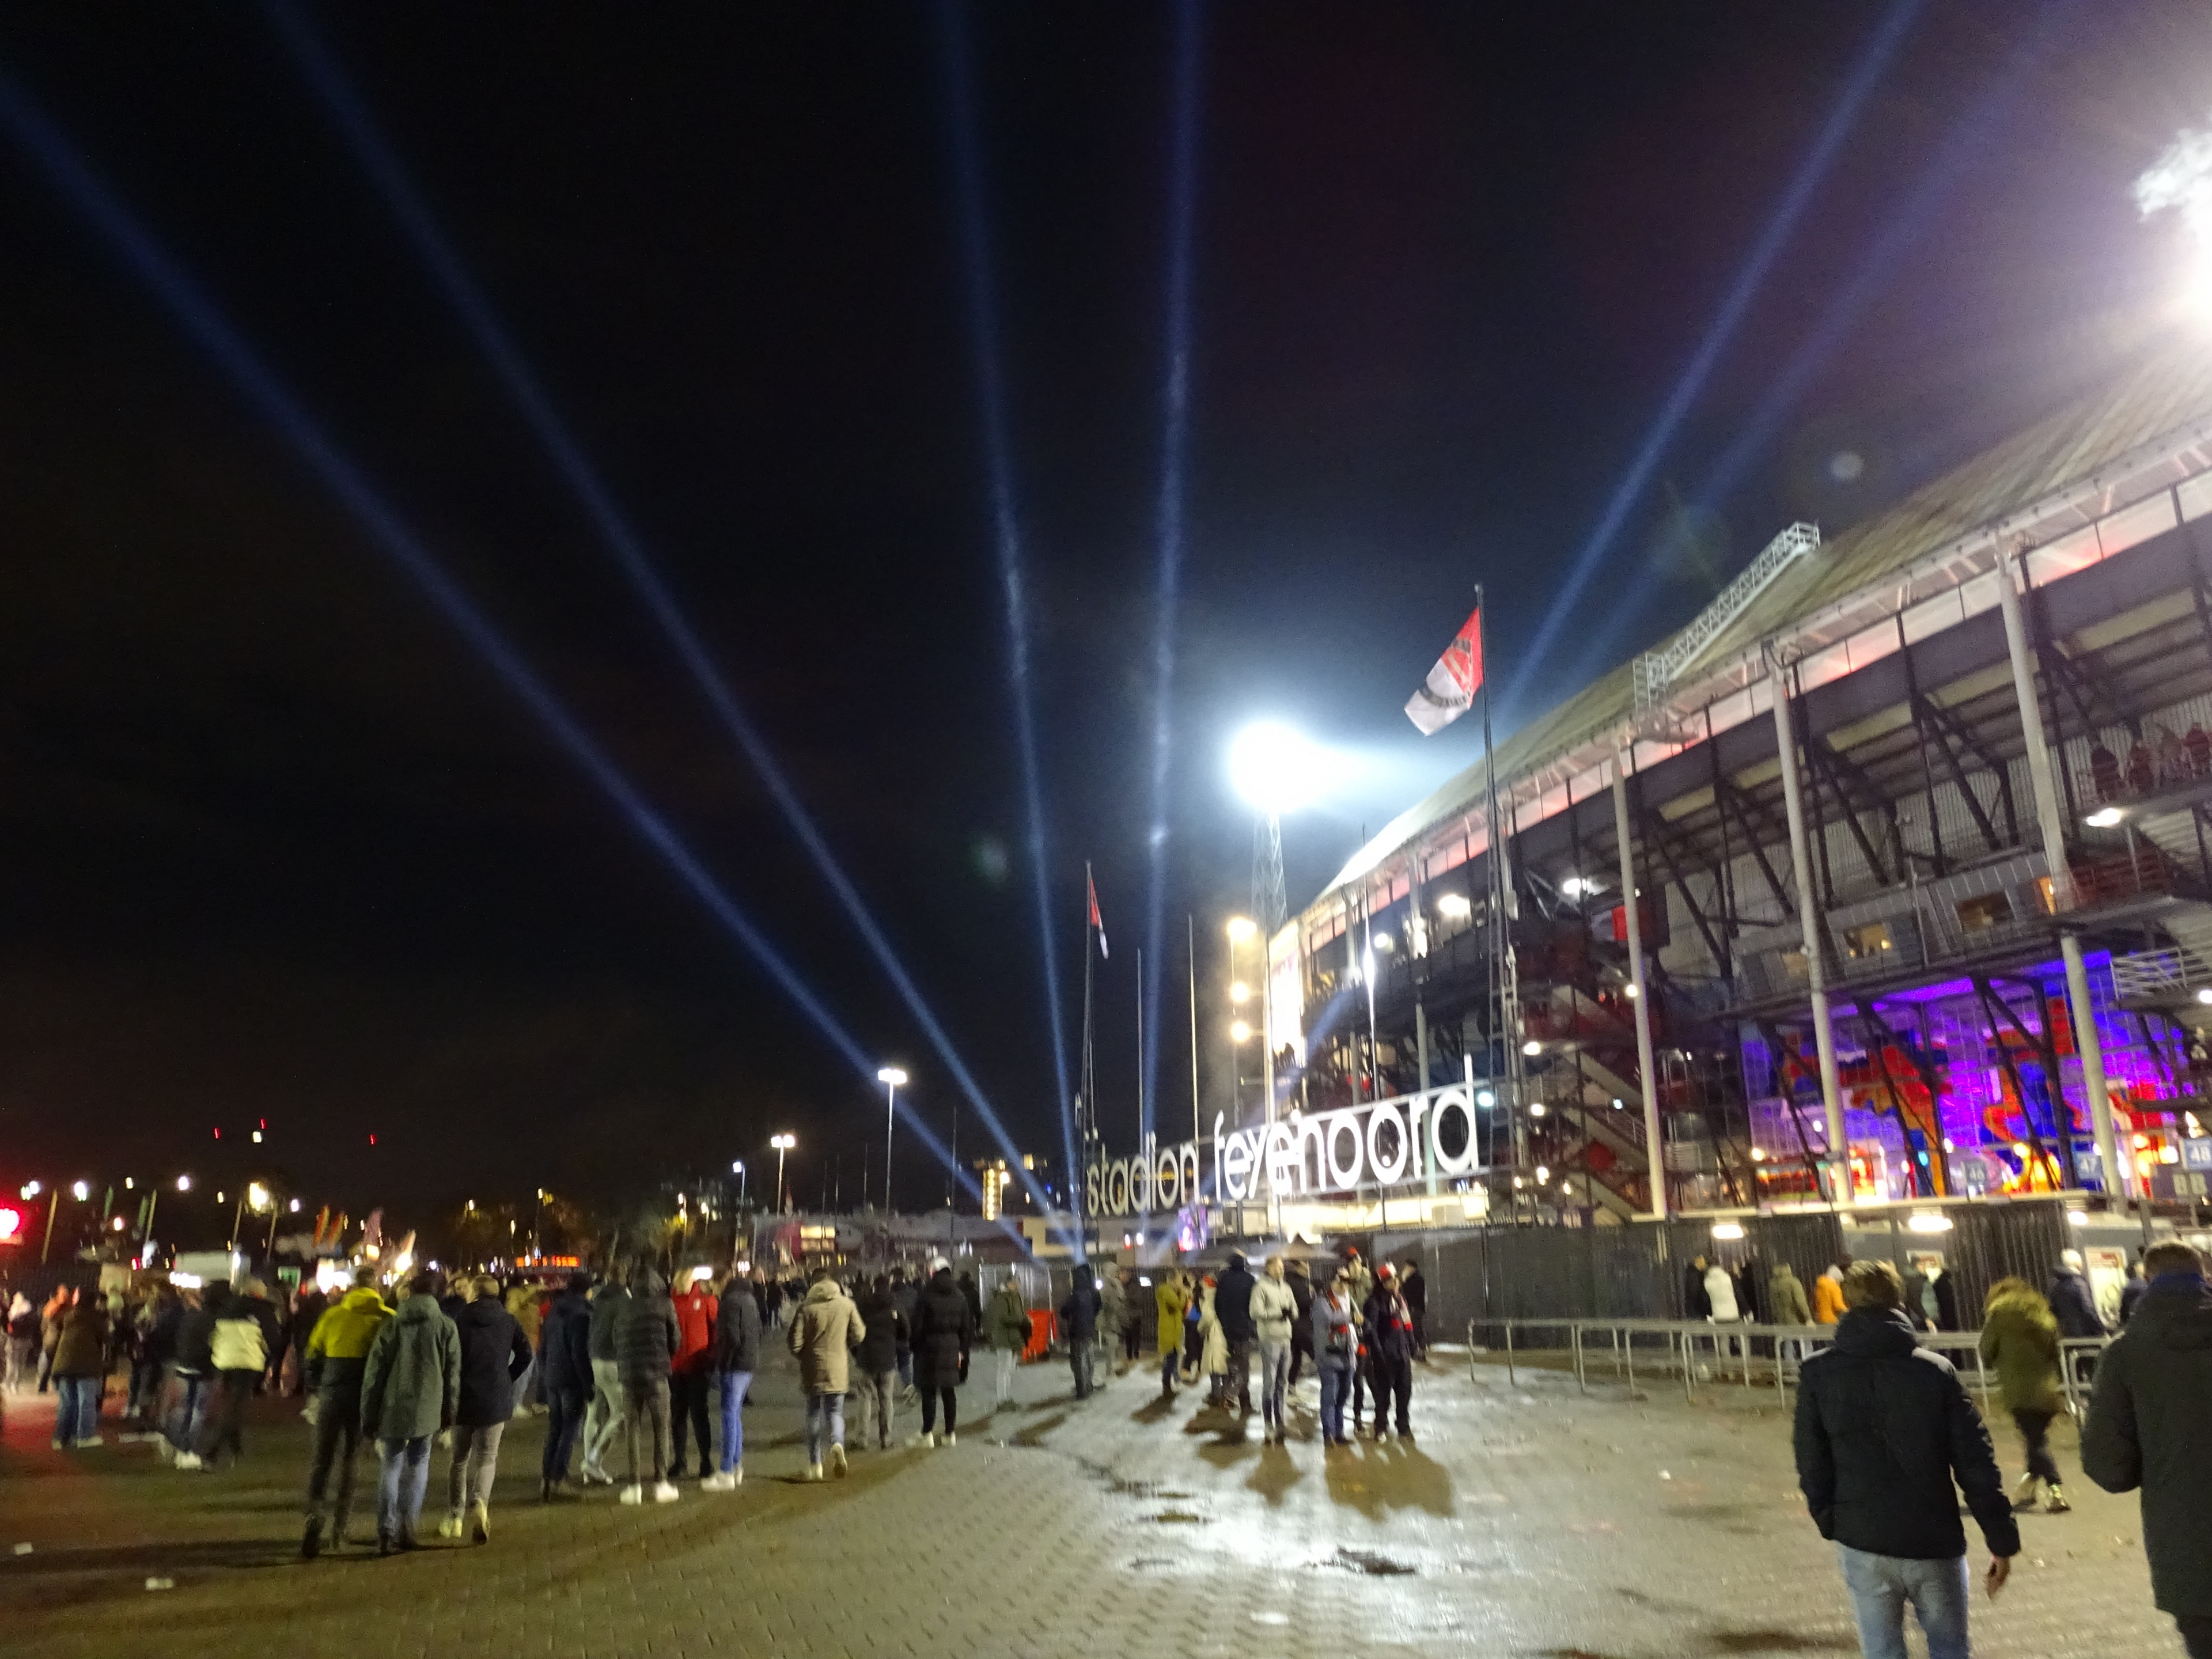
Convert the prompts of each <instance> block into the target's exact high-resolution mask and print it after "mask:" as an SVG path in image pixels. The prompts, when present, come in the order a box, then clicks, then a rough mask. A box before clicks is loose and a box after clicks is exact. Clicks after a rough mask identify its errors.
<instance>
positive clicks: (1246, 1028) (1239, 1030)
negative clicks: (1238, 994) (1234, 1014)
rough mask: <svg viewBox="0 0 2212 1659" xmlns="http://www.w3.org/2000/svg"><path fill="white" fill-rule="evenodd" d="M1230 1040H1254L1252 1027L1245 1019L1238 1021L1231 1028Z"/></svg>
mask: <svg viewBox="0 0 2212 1659" xmlns="http://www.w3.org/2000/svg"><path fill="white" fill-rule="evenodd" d="M1229 1040H1230V1041H1231V1042H1250V1041H1251V1040H1252V1027H1251V1026H1250V1024H1248V1023H1247V1022H1245V1021H1243V1020H1241V1019H1240V1020H1238V1021H1237V1022H1236V1023H1235V1024H1232V1025H1231V1026H1230V1028H1229Z"/></svg>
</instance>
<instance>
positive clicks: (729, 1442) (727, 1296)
mask: <svg viewBox="0 0 2212 1659" xmlns="http://www.w3.org/2000/svg"><path fill="white" fill-rule="evenodd" d="M754 1279H755V1281H756V1282H755V1284H754V1285H746V1284H745V1283H744V1281H743V1280H741V1279H732V1280H731V1281H730V1283H729V1284H728V1285H726V1286H724V1287H723V1291H722V1305H721V1307H720V1310H718V1311H717V1312H716V1314H715V1316H714V1371H715V1375H716V1377H717V1379H718V1384H717V1386H718V1387H719V1389H720V1394H721V1405H722V1452H721V1461H720V1466H719V1467H718V1468H716V1469H715V1471H714V1474H712V1475H711V1476H709V1477H708V1479H707V1480H703V1481H702V1482H701V1483H700V1489H701V1490H702V1491H703V1492H735V1491H736V1490H737V1489H738V1483H739V1482H741V1481H742V1480H744V1478H745V1419H744V1411H745V1395H747V1394H748V1393H750V1391H751V1389H752V1386H753V1376H754V1375H755V1373H757V1371H758V1370H760V1347H761V1311H760V1308H761V1304H760V1297H759V1294H758V1279H759V1275H758V1274H755V1275H754Z"/></svg>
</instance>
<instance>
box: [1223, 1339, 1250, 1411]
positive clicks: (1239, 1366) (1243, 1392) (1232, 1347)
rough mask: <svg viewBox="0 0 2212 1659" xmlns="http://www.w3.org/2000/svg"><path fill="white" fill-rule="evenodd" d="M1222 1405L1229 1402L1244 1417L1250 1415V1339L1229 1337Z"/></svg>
mask: <svg viewBox="0 0 2212 1659" xmlns="http://www.w3.org/2000/svg"><path fill="white" fill-rule="evenodd" d="M1221 1398H1222V1401H1223V1403H1224V1404H1226V1403H1227V1402H1228V1401H1231V1400H1232V1399H1233V1400H1235V1401H1236V1402H1237V1410H1239V1411H1241V1412H1243V1413H1244V1415H1245V1416H1247V1417H1249V1416H1250V1415H1251V1414H1252V1339H1251V1338H1250V1337H1249V1336H1237V1337H1231V1339H1230V1341H1229V1380H1228V1382H1227V1383H1224V1384H1223V1385H1222V1389H1221Z"/></svg>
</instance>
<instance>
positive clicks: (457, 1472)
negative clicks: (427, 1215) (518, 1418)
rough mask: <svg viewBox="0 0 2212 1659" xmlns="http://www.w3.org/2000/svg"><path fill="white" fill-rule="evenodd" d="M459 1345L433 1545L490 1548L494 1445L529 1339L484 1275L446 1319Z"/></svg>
mask: <svg viewBox="0 0 2212 1659" xmlns="http://www.w3.org/2000/svg"><path fill="white" fill-rule="evenodd" d="M453 1328H454V1330H455V1331H456V1332H457V1333H458V1334H459V1340H460V1345H461V1389H460V1401H459V1405H458V1406H456V1407H455V1408H454V1411H453V1462H452V1465H451V1466H450V1468H448V1469H447V1476H446V1518H445V1519H444V1520H443V1521H441V1522H439V1523H438V1535H439V1536H440V1537H441V1538H459V1536H460V1535H461V1530H462V1528H463V1526H464V1524H465V1525H466V1527H467V1528H468V1534H469V1540H470V1541H471V1543H477V1544H489V1542H491V1488H492V1482H493V1481H495V1480H497V1479H498V1478H499V1443H500V1440H501V1437H503V1436H504V1435H505V1434H506V1433H507V1419H510V1418H512V1417H513V1415H514V1385H515V1383H518V1382H519V1381H520V1380H521V1377H522V1374H523V1373H524V1372H525V1371H526V1370H529V1369H530V1360H531V1352H530V1335H529V1333H528V1332H526V1331H525V1330H524V1329H523V1328H522V1322H521V1321H520V1320H518V1319H517V1318H516V1317H515V1316H513V1314H511V1313H509V1312H507V1307H506V1304H504V1303H503V1302H502V1301H501V1298H500V1293H499V1281H498V1280H497V1279H494V1278H492V1277H491V1275H490V1274H489V1273H486V1274H485V1275H483V1277H482V1278H479V1279H476V1280H474V1281H473V1282H472V1283H471V1285H469V1297H468V1300H467V1301H466V1302H464V1303H463V1304H461V1310H460V1312H459V1313H458V1314H457V1315H455V1316H454V1317H453Z"/></svg>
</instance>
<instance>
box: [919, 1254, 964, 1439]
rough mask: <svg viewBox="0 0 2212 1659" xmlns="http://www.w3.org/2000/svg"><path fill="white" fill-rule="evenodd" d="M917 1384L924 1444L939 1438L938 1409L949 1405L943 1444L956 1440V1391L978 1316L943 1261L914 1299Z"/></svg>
mask: <svg viewBox="0 0 2212 1659" xmlns="http://www.w3.org/2000/svg"><path fill="white" fill-rule="evenodd" d="M913 1331H914V1336H913V1343H914V1385H915V1388H917V1389H921V1443H922V1444H924V1445H925V1446H934V1445H935V1444H936V1443H937V1432H936V1424H937V1408H938V1407H939V1404H940V1403H941V1404H942V1405H943V1406H944V1407H945V1444H946V1445H948V1446H950V1445H952V1444H954V1443H956V1441H957V1439H958V1436H957V1433H956V1432H955V1431H956V1430H957V1427H958V1421H957V1419H958V1416H959V1409H960V1407H959V1401H960V1396H959V1395H958V1394H957V1393H956V1392H955V1390H956V1389H958V1388H959V1386H960V1379H961V1377H962V1376H963V1375H964V1374H965V1373H966V1371H967V1370H968V1350H969V1346H971V1345H972V1344H973V1343H974V1342H975V1316H973V1315H972V1314H970V1313H969V1311H968V1298H967V1297H964V1296H963V1295H961V1294H960V1287H959V1286H958V1285H955V1284H954V1283H953V1282H952V1269H951V1267H950V1266H948V1265H947V1264H946V1263H945V1262H944V1261H939V1262H938V1263H937V1266H936V1271H935V1272H933V1273H931V1274H930V1276H929V1283H928V1284H927V1285H923V1286H922V1287H921V1294H920V1295H918V1296H917V1297H915V1314H914V1322H913Z"/></svg>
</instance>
